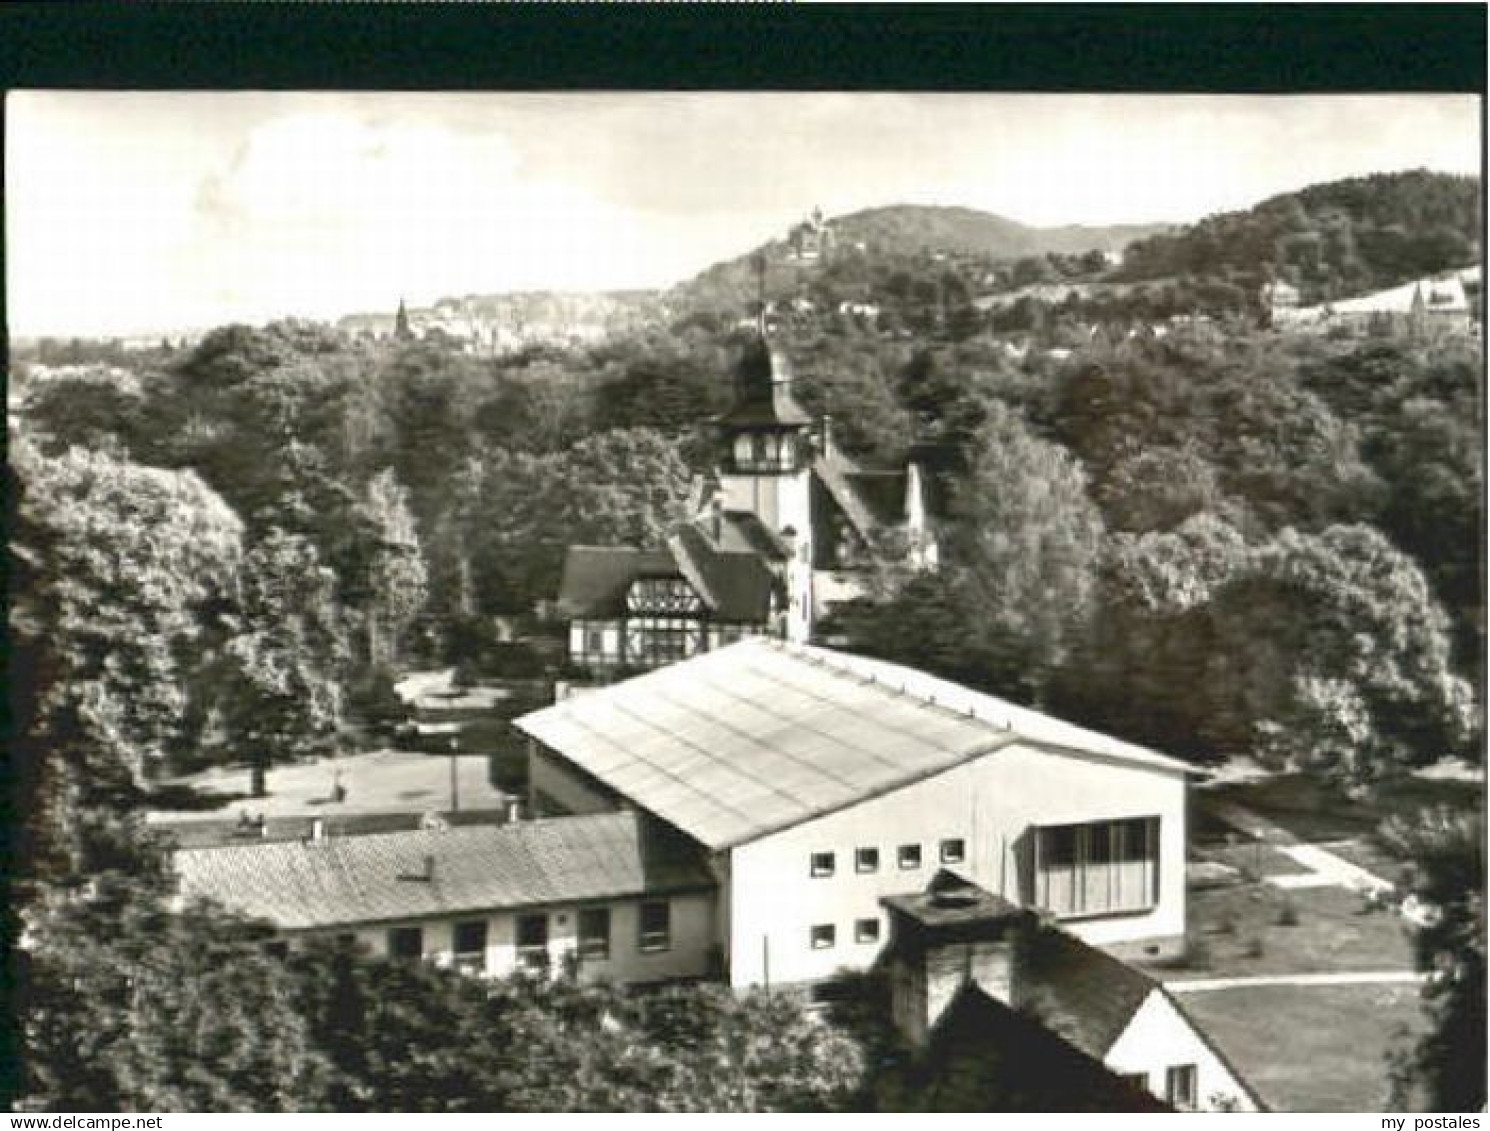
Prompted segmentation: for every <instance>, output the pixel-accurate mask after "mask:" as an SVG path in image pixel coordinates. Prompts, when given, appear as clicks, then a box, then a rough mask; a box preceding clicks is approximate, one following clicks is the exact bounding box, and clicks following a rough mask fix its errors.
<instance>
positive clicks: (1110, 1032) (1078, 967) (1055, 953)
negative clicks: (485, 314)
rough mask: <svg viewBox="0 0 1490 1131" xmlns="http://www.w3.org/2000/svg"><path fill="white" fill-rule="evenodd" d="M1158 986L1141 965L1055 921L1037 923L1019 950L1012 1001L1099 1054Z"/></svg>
mask: <svg viewBox="0 0 1490 1131" xmlns="http://www.w3.org/2000/svg"><path fill="white" fill-rule="evenodd" d="M1158 989H1159V983H1158V982H1156V981H1154V979H1152V978H1150V977H1149V976H1148V975H1147V974H1145V973H1143V971H1141V970H1139V969H1137V968H1135V967H1133V966H1129V965H1128V964H1127V963H1126V962H1122V961H1120V960H1119V959H1116V958H1114V957H1112V955H1110V954H1107V953H1106V952H1105V951H1101V950H1098V949H1097V948H1096V947H1094V946H1088V945H1087V944H1086V943H1084V942H1082V941H1081V940H1080V939H1078V938H1077V937H1076V936H1075V935H1070V934H1067V933H1066V932H1065V931H1063V930H1061V929H1059V928H1058V927H1043V928H1041V929H1040V930H1039V931H1038V932H1037V933H1036V934H1035V936H1034V938H1033V939H1032V940H1031V941H1030V944H1029V947H1028V949H1027V950H1026V951H1025V954H1024V960H1023V963H1022V964H1021V966H1020V970H1019V976H1018V977H1017V978H1016V979H1015V1002H1014V1004H1015V1007H1016V1008H1018V1009H1022V1010H1026V1011H1031V1012H1033V1013H1034V1014H1035V1015H1036V1016H1038V1017H1039V1019H1040V1021H1041V1023H1042V1024H1044V1025H1046V1026H1047V1027H1049V1028H1050V1029H1051V1030H1052V1031H1053V1032H1056V1033H1058V1034H1060V1036H1062V1037H1063V1038H1065V1039H1066V1040H1067V1041H1069V1042H1070V1043H1071V1044H1073V1045H1075V1046H1076V1047H1077V1048H1079V1049H1080V1050H1081V1051H1082V1052H1084V1053H1086V1054H1087V1055H1088V1056H1090V1057H1093V1058H1094V1059H1096V1060H1101V1059H1102V1058H1103V1057H1105V1056H1106V1055H1107V1052H1108V1050H1109V1049H1111V1048H1112V1046H1113V1045H1114V1044H1115V1043H1116V1042H1117V1039H1118V1038H1119V1037H1121V1036H1122V1035H1123V1032H1124V1031H1125V1030H1126V1029H1127V1028H1128V1026H1129V1024H1130V1023H1131V1022H1132V1021H1133V1018H1134V1016H1135V1015H1136V1014H1137V1013H1138V1010H1139V1008H1140V1007H1141V1006H1142V1005H1143V1003H1144V1002H1145V1001H1147V1000H1148V997H1149V995H1150V994H1152V993H1153V992H1154V991H1156V990H1158Z"/></svg>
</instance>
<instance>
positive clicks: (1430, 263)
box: [1119, 169, 1481, 303]
mask: <svg viewBox="0 0 1490 1131" xmlns="http://www.w3.org/2000/svg"><path fill="white" fill-rule="evenodd" d="M1479 233H1480V182H1479V178H1477V177H1467V176H1451V175H1449V174H1446V173H1430V172H1428V171H1426V170H1423V169H1418V170H1413V171H1411V172H1402V173H1377V174H1373V175H1371V176H1369V177H1352V178H1350V179H1348V180H1343V181H1332V182H1330V183H1328V184H1320V185H1311V186H1309V187H1308V188H1305V189H1301V190H1299V191H1298V192H1291V193H1284V194H1282V195H1280V196H1275V197H1271V198H1269V199H1268V200H1265V201H1263V202H1262V203H1261V204H1258V205H1257V206H1256V207H1254V208H1250V209H1248V210H1246V211H1244V212H1226V213H1222V214H1220V215H1217V216H1209V217H1207V218H1206V219H1204V220H1202V221H1200V222H1199V223H1197V224H1192V225H1190V226H1188V227H1186V228H1183V229H1181V230H1179V231H1177V232H1171V233H1161V234H1158V235H1151V236H1149V237H1147V238H1146V239H1140V240H1137V241H1136V242H1134V243H1133V244H1131V245H1130V246H1129V248H1128V250H1127V253H1126V256H1125V259H1124V262H1123V266H1122V270H1121V272H1120V273H1119V275H1120V277H1121V278H1122V279H1124V280H1127V281H1132V282H1137V281H1142V280H1153V279H1167V278H1173V277H1177V276H1181V277H1182V276H1194V277H1197V278H1208V279H1212V280H1221V281H1225V282H1227V283H1230V284H1233V285H1236V286H1239V287H1241V288H1242V289H1243V290H1244V291H1246V292H1247V293H1248V294H1253V293H1255V291H1256V290H1257V289H1258V288H1259V287H1260V286H1261V285H1262V284H1263V283H1264V282H1266V281H1267V280H1268V279H1270V278H1275V277H1276V278H1282V279H1286V280H1288V281H1290V282H1292V283H1294V284H1295V285H1297V286H1298V287H1299V288H1300V290H1301V291H1302V299H1303V301H1304V302H1306V303H1312V302H1322V301H1326V300H1328V299H1333V298H1341V297H1344V296H1347V295H1355V294H1362V293H1366V292H1369V291H1373V290H1380V289H1384V288H1386V287H1391V286H1395V285H1396V284H1398V283H1403V282H1407V281H1408V280H1411V279H1415V278H1419V277H1421V276H1423V275H1431V274H1434V273H1435V272H1439V271H1444V270H1447V269H1449V268H1451V267H1462V266H1465V265H1467V264H1470V263H1474V262H1477V261H1478V260H1479V258H1480V253H1481V246H1480V235H1479Z"/></svg>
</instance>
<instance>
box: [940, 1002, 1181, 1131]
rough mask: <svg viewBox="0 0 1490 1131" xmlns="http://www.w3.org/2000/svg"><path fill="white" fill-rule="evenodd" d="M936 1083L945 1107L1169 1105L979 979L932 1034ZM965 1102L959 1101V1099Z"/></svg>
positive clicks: (1080, 1108)
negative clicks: (995, 993)
mask: <svg viewBox="0 0 1490 1131" xmlns="http://www.w3.org/2000/svg"><path fill="white" fill-rule="evenodd" d="M931 1041H932V1046H933V1048H934V1049H935V1050H936V1052H935V1053H934V1054H933V1055H932V1056H930V1057H927V1058H926V1061H925V1063H926V1065H927V1068H926V1071H927V1072H928V1073H930V1074H931V1076H932V1079H931V1081H930V1083H932V1085H933V1086H934V1087H936V1088H937V1090H938V1092H943V1091H944V1090H946V1089H948V1088H950V1089H953V1091H952V1093H951V1095H943V1096H942V1097H941V1102H942V1103H943V1104H947V1103H948V1101H952V1104H951V1105H949V1106H943V1107H941V1108H940V1110H948V1111H986V1110H993V1109H991V1108H989V1107H988V1106H986V1105H987V1104H989V1103H997V1104H998V1105H999V1106H998V1108H997V1110H999V1111H1041V1112H1052V1111H1103V1112H1112V1111H1168V1110H1171V1109H1170V1108H1169V1107H1168V1106H1167V1105H1165V1104H1164V1103H1162V1102H1161V1101H1160V1100H1159V1099H1158V1098H1157V1097H1156V1096H1154V1095H1153V1094H1152V1093H1151V1092H1149V1090H1148V1089H1147V1088H1142V1087H1138V1086H1136V1085H1134V1084H1132V1083H1130V1082H1128V1081H1126V1080H1123V1079H1122V1078H1121V1077H1119V1076H1116V1075H1114V1074H1113V1072H1111V1071H1110V1070H1109V1069H1108V1068H1107V1067H1105V1066H1104V1065H1103V1064H1102V1063H1101V1060H1100V1059H1099V1058H1094V1057H1092V1056H1090V1055H1089V1054H1087V1053H1086V1052H1085V1051H1084V1050H1081V1049H1078V1048H1077V1047H1075V1046H1073V1045H1072V1044H1070V1043H1069V1042H1067V1041H1064V1040H1061V1039H1060V1037H1059V1036H1058V1035H1056V1034H1055V1033H1053V1032H1051V1031H1050V1030H1049V1029H1047V1028H1045V1027H1044V1026H1043V1025H1041V1024H1040V1023H1039V1022H1038V1021H1036V1020H1035V1019H1034V1018H1031V1017H1029V1016H1026V1015H1025V1014H1023V1013H1021V1012H1019V1011H1017V1010H1013V1009H1010V1008H1008V1007H1007V1006H1005V1005H1003V1004H1002V1003H1001V1002H998V1001H996V1000H995V999H994V998H992V997H990V996H989V995H988V994H987V993H986V992H985V991H984V990H982V989H981V988H980V987H979V986H978V985H977V984H976V983H973V982H968V983H967V984H965V985H964V986H963V987H962V989H961V990H960V991H958V994H957V996H956V997H955V998H954V999H953V1001H952V1004H951V1005H949V1006H948V1007H947V1011H946V1012H945V1013H944V1014H943V1015H942V1017H941V1020H940V1021H939V1022H938V1023H937V1026H936V1028H935V1030H933V1032H932V1035H931ZM959 1101H960V1102H959Z"/></svg>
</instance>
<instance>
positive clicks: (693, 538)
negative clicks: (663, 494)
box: [668, 524, 776, 624]
mask: <svg viewBox="0 0 1490 1131" xmlns="http://www.w3.org/2000/svg"><path fill="white" fill-rule="evenodd" d="M668 549H669V551H670V552H671V553H672V555H673V559H674V561H676V562H677V563H678V568H679V570H680V571H681V572H682V574H683V576H684V577H686V578H687V579H688V583H689V584H690V585H692V586H693V588H694V589H695V590H696V591H697V592H698V594H699V596H701V597H702V598H703V599H704V603H705V604H706V605H708V606H709V610H710V611H711V612H712V613H713V614H714V615H715V616H716V617H717V618H719V619H720V620H725V621H730V622H732V623H747V624H759V623H762V622H764V621H765V620H767V619H768V618H769V617H770V615H771V593H772V591H773V589H774V587H775V583H776V582H775V578H774V577H773V576H772V575H771V570H770V569H769V567H767V565H766V563H765V562H764V561H762V560H761V557H760V555H759V554H757V553H755V552H754V551H753V550H738V551H736V550H727V551H721V550H719V549H717V548H716V547H715V545H714V543H713V542H712V540H711V539H710V538H709V536H708V535H707V534H706V533H704V531H703V529H701V527H700V526H699V525H698V524H687V525H684V526H680V527H678V528H677V529H676V530H674V531H673V534H672V536H671V537H670V538H669V539H668Z"/></svg>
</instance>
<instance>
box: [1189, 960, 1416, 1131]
mask: <svg viewBox="0 0 1490 1131" xmlns="http://www.w3.org/2000/svg"><path fill="white" fill-rule="evenodd" d="M1179 1001H1180V1007H1181V1008H1182V1009H1183V1010H1184V1011H1185V1012H1186V1013H1188V1014H1189V1015H1190V1016H1191V1017H1192V1018H1193V1019H1194V1021H1195V1022H1196V1024H1197V1025H1199V1026H1200V1028H1201V1029H1202V1030H1204V1032H1205V1033H1206V1034H1207V1035H1208V1036H1209V1037H1210V1038H1211V1040H1213V1041H1214V1042H1215V1043H1216V1045H1217V1046H1218V1047H1220V1048H1221V1050H1222V1051H1223V1052H1225V1053H1226V1056H1227V1058H1228V1059H1229V1060H1231V1062H1232V1063H1233V1064H1234V1065H1235V1066H1236V1068H1237V1070H1238V1071H1239V1072H1240V1073H1241V1074H1242V1075H1243V1076H1244V1077H1245V1078H1246V1080H1247V1081H1248V1083H1250V1084H1251V1085H1252V1087H1253V1089H1254V1090H1256V1091H1257V1092H1258V1093H1259V1094H1260V1095H1261V1096H1262V1098H1263V1100H1264V1101H1265V1102H1266V1103H1267V1104H1268V1106H1269V1107H1271V1108H1272V1109H1273V1110H1274V1111H1381V1110H1383V1108H1384V1107H1385V1105H1386V1099H1387V1095H1386V1092H1387V1069H1386V1056H1387V1051H1388V1049H1390V1048H1391V1047H1392V1045H1393V1043H1394V1039H1395V1033H1396V1031H1397V1030H1398V1028H1399V1027H1409V1028H1410V1027H1413V1026H1416V1025H1418V1024H1420V1023H1421V1014H1420V1012H1419V1008H1418V987H1416V986H1412V985H1400V986H1398V985H1363V986H1261V987H1248V988H1245V989H1234V990H1213V991H1209V992H1206V993H1194V994H1184V995H1181V996H1180V998H1179Z"/></svg>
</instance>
